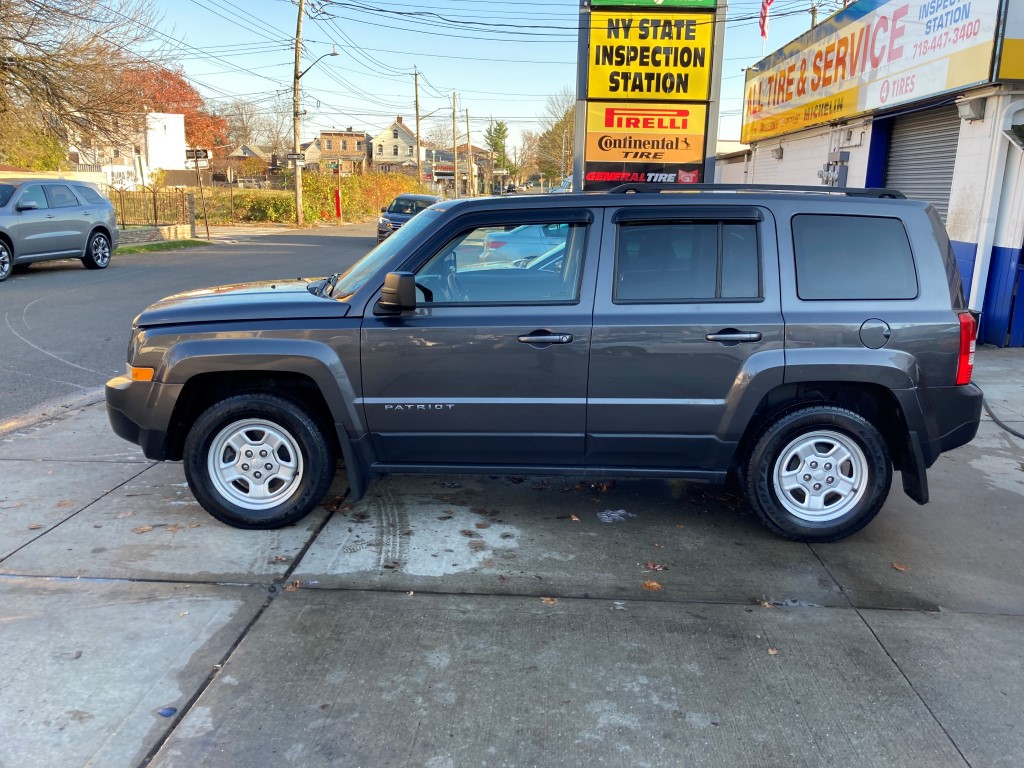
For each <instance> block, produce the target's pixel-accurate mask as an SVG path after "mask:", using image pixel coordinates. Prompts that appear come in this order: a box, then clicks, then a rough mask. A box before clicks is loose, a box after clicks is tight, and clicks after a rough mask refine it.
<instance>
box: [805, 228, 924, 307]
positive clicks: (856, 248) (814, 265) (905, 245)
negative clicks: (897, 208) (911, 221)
mask: <svg viewBox="0 0 1024 768" xmlns="http://www.w3.org/2000/svg"><path fill="white" fill-rule="evenodd" d="M793 251H794V254H795V257H796V283H797V296H799V297H800V298H801V299H803V300H804V301H828V300H833V301H836V300H872V299H874V300H898V299H913V298H916V297H917V271H916V269H915V267H914V255H913V252H912V251H911V249H910V239H909V238H908V237H907V230H906V229H905V228H904V226H903V222H902V221H900V220H899V219H892V218H885V217H881V216H843V215H831V214H799V215H797V216H794V217H793Z"/></svg>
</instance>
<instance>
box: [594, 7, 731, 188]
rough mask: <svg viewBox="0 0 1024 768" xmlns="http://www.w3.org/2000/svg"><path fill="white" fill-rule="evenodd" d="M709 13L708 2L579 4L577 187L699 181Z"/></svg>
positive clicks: (710, 44)
mask: <svg viewBox="0 0 1024 768" xmlns="http://www.w3.org/2000/svg"><path fill="white" fill-rule="evenodd" d="M590 7H592V8H593V10H590ZM715 11H716V3H715V0H590V2H589V3H588V2H587V0H583V8H582V17H583V20H582V22H581V35H580V38H581V41H580V69H581V75H580V90H581V94H580V102H581V104H585V106H584V108H582V109H577V136H578V137H579V136H581V134H582V136H584V137H585V140H584V141H578V142H577V146H578V147H580V146H582V149H583V157H582V162H583V173H582V178H583V185H582V188H583V189H584V190H601V189H609V188H611V187H614V186H617V185H618V184H622V183H627V182H629V183H661V184H691V183H696V182H699V181H701V180H702V179H703V173H704V161H705V157H706V153H707V134H708V130H709V129H708V125H709V118H710V115H711V111H712V110H711V109H710V106H711V100H712V91H713V83H714V81H713V77H712V75H713V69H714V67H713V59H714V56H713V53H714V41H715V29H716V14H715Z"/></svg>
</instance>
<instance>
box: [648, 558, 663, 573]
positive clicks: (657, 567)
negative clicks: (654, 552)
mask: <svg viewBox="0 0 1024 768" xmlns="http://www.w3.org/2000/svg"><path fill="white" fill-rule="evenodd" d="M647 570H648V571H667V570H668V566H667V565H665V564H664V563H656V562H654V561H653V560H648V561H647Z"/></svg>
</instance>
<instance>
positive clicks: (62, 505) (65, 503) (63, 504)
mask: <svg viewBox="0 0 1024 768" xmlns="http://www.w3.org/2000/svg"><path fill="white" fill-rule="evenodd" d="M73 506H75V502H73V501H72V500H71V499H62V500H61V501H58V502H57V509H67V508H68V507H73Z"/></svg>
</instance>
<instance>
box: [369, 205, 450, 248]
mask: <svg viewBox="0 0 1024 768" xmlns="http://www.w3.org/2000/svg"><path fill="white" fill-rule="evenodd" d="M440 199H441V198H440V197H435V196H433V195H399V196H398V197H396V198H395V199H394V200H392V201H391V205H389V206H387V207H386V208H381V209H380V218H379V219H377V242H378V243H381V242H383V241H384V240H385V239H386V238H387V237H388V236H390V235H391V233H392V232H394V231H395V230H397V229H399V228H400V227H401V226H402V225H403V224H405V223H406V222H407V221H409V219H411V218H412V217H413V216H415V215H416V214H417V213H419V212H420V211H425V210H426V209H427V208H429V207H430V206H432V205H433V204H434V203H436V202H437V201H438V200H440Z"/></svg>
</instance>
